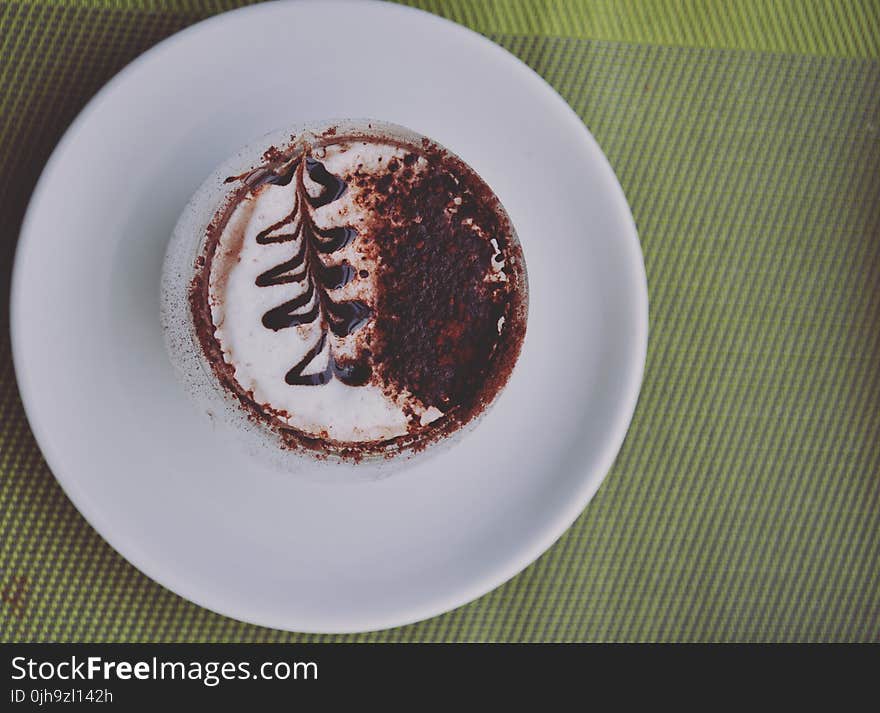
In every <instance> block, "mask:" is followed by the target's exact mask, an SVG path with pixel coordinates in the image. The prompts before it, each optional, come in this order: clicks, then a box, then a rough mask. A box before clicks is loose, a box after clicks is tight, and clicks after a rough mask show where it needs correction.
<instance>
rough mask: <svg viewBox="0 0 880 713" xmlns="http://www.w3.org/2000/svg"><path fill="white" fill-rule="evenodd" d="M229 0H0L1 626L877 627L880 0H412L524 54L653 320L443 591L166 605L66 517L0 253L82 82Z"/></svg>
mask: <svg viewBox="0 0 880 713" xmlns="http://www.w3.org/2000/svg"><path fill="white" fill-rule="evenodd" d="M239 4H242V3H239V2H235V1H233V0H140V1H138V0H118V1H117V2H112V1H111V0H63V1H56V2H51V1H49V0H36V1H34V0H31V1H25V2H20V1H17V0H16V1H6V2H0V245H2V248H0V249H2V252H0V266H2V269H0V275H2V285H0V288H2V291H0V294H2V295H3V297H2V299H3V300H4V302H3V304H2V309H0V314H2V316H0V320H2V324H3V327H2V330H0V332H2V337H0V589H2V591H0V595H2V596H0V640H4V641H15V640H53V641H60V640H112V641H148V640H171V639H173V640H186V641H302V640H362V641H462V640H465V641H560V640H561V641H609V640H625V641H631V640H660V641H694V640H702V641H706V640H710V641H755V640H761V641H764V640H785V641H790V640H793V641H801V640H850V641H853V640H854V641H874V642H876V641H878V640H880V64H878V57H880V5H878V3H877V2H868V1H865V2H819V1H816V2H809V1H807V0H804V1H802V2H796V1H790V2H766V1H764V0H754V1H753V0H736V1H735V2H720V1H719V2H694V1H691V2H684V1H683V0H682V1H680V2H676V1H673V0H630V1H627V2H610V1H609V2H602V1H599V0H596V1H588V0H583V1H574V0H573V1H570V2H564V1H563V0H546V1H543V2H541V1H538V0H534V1H532V2H527V1H525V0H494V1H491V2H479V1H477V0H450V1H448V2H444V1H443V0H421V1H418V2H413V3H411V4H415V5H418V6H421V7H424V8H425V9H428V10H431V11H433V12H437V13H439V14H442V15H445V16H447V17H449V18H451V19H453V20H456V21H458V22H462V23H464V24H467V25H469V26H471V27H473V28H474V29H476V30H478V31H480V32H482V33H484V34H486V35H488V36H489V37H490V38H491V39H493V40H495V41H496V42H498V43H499V44H501V45H503V46H504V47H506V48H507V49H509V50H510V51H511V52H513V53H514V54H517V55H518V56H519V57H521V58H522V59H523V60H524V61H525V62H526V63H528V64H529V65H531V66H532V67H534V68H535V69H536V70H537V71H538V72H539V73H540V74H542V75H543V76H544V77H545V78H546V79H547V80H548V81H549V82H550V83H551V84H552V85H553V86H554V87H555V88H556V89H557V90H558V91H559V92H560V93H561V94H562V95H563V96H564V97H565V98H566V99H567V100H568V101H569V103H570V104H571V105H572V106H573V107H574V109H575V110H576V111H577V112H578V114H580V116H581V117H582V118H583V119H584V121H585V123H586V124H587V126H589V128H590V129H591V130H592V131H593V133H594V134H595V136H596V138H597V139H598V141H599V143H600V144H601V146H602V147H603V149H604V150H605V152H606V153H607V155H608V157H609V159H610V160H611V163H612V165H613V166H614V168H615V170H616V172H617V174H618V176H619V178H620V180H621V183H622V184H623V188H624V190H625V192H626V194H627V196H628V198H629V200H630V203H631V205H632V209H633V213H634V215H635V219H636V223H637V225H638V227H639V232H640V236H641V240H642V245H643V248H644V253H645V262H646V266H647V272H648V284H649V290H650V300H651V338H650V345H649V351H648V363H647V371H646V377H645V383H644V387H643V391H642V394H641V398H640V402H639V406H638V409H637V411H636V415H635V419H634V421H633V423H632V427H631V429H630V432H629V435H628V437H627V440H626V442H625V444H624V447H623V450H622V451H621V453H620V456H619V457H618V459H617V462H616V463H615V465H614V467H613V469H612V471H611V473H610V474H609V476H608V478H607V480H606V481H605V483H604V484H603V486H602V488H601V489H600V490H599V493H598V494H597V496H596V497H595V499H594V500H593V502H592V503H591V504H590V505H589V507H588V508H587V509H586V511H585V512H584V514H583V515H582V516H581V517H580V518H579V519H578V520H577V522H576V523H575V525H574V526H573V527H572V528H571V530H570V531H569V532H568V533H566V534H565V535H564V536H563V537H562V538H561V539H560V541H559V542H558V543H557V544H556V545H555V546H554V547H553V548H551V550H550V551H549V552H547V554H545V555H544V556H543V557H541V558H540V559H539V560H538V561H537V562H536V563H535V564H534V565H532V566H531V567H529V568H528V569H527V570H526V571H525V572H523V573H522V574H520V575H519V576H518V577H516V578H515V579H513V580H512V581H511V582H509V583H508V584H506V585H504V586H502V587H500V588H499V589H497V590H496V591H494V592H492V593H491V594H489V595H487V596H485V597H483V598H482V599H480V600H478V601H476V602H473V603H471V604H469V605H467V606H464V607H462V608H460V609H458V610H456V611H454V612H451V613H449V614H446V615H444V616H441V617H438V618H435V619H432V620H429V621H425V622H422V623H420V624H415V625H412V626H407V627H402V628H399V629H394V630H390V631H385V632H378V633H371V634H364V635H360V636H354V637H315V636H302V635H297V634H288V633H283V632H278V631H273V630H269V629H262V628H259V627H254V626H250V625H246V624H242V623H239V622H236V621H233V620H231V619H226V618H223V617H221V616H218V615H215V614H212V613H210V612H208V611H205V610H203V609H200V608H199V607H197V606H195V605H193V604H190V603H188V602H186V601H184V600H183V599H180V598H178V597H177V596H175V595H174V594H172V593H170V592H168V591H167V590H165V589H163V588H162V587H160V586H159V585H157V584H155V583H153V582H152V581H150V580H149V579H147V578H146V577H145V576H143V575H141V574H140V573H139V572H138V571H137V570H135V569H134V568H133V567H131V566H130V565H128V564H127V563H126V562H125V561H124V560H123V559H122V558H121V557H120V556H119V555H117V554H116V553H115V552H114V551H113V550H112V549H111V548H110V547H109V546H108V545H107V544H105V543H104V541H103V540H102V539H101V538H100V537H99V536H98V535H97V534H96V533H95V532H94V531H93V530H92V529H91V528H90V527H89V526H88V525H87V524H86V522H85V521H84V520H83V519H82V517H81V516H80V515H79V514H78V513H77V512H76V510H75V509H74V507H73V506H72V505H71V503H70V502H69V501H68V499H67V498H66V496H65V495H64V494H63V493H62V491H61V489H60V488H59V486H58V485H57V484H56V482H55V480H54V478H53V477H52V475H51V473H50V472H49V470H48V469H47V467H46V465H45V463H44V462H43V460H42V458H41V457H40V454H39V451H38V448H37V445H36V443H35V442H34V439H33V437H32V435H31V433H30V431H29V429H28V426H27V423H26V421H25V417H24V413H23V411H22V407H21V404H20V401H19V397H18V393H17V390H16V387H15V382H14V377H13V372H12V365H11V359H10V350H9V339H8V314H7V313H8V304H7V302H6V300H7V293H8V277H9V267H10V264H11V256H12V251H13V249H14V244H15V241H16V237H17V232H18V228H19V225H20V221H21V217H22V215H23V212H24V209H25V206H26V202H27V199H28V197H29V194H30V192H31V190H32V189H33V185H34V183H35V181H36V179H37V177H38V175H39V171H40V170H41V168H42V166H43V164H44V163H45V161H46V159H47V158H48V156H49V154H50V152H51V150H52V148H53V146H54V144H55V143H56V141H57V140H58V138H59V137H60V135H61V133H62V132H63V130H64V129H65V128H66V126H67V125H68V124H69V122H70V121H71V120H72V119H73V117H74V116H75V115H76V113H77V112H78V111H79V110H80V109H81V108H82V107H83V105H84V104H85V102H86V101H87V100H88V99H89V98H90V97H91V96H92V95H93V94H94V93H95V91H97V90H98V89H99V88H100V87H101V85H102V84H103V83H104V82H105V81H107V79H109V78H110V77H111V76H112V75H113V74H114V73H115V72H116V71H117V70H119V69H120V68H121V67H122V66H124V65H125V64H126V63H127V62H128V61H130V60H131V59H132V58H134V57H135V56H137V55H138V54H139V53H140V52H142V51H143V50H145V49H147V48H148V47H150V46H151V45H153V44H155V43H156V42H157V41H158V40H160V39H162V38H163V37H165V36H167V35H169V34H171V33H172V32H174V31H176V30H178V29H180V28H182V27H184V26H186V25H188V24H191V23H192V22H195V21H197V20H199V19H201V18H203V17H205V16H207V15H209V14H212V13H215V12H219V11H221V10H224V9H228V8H231V7H233V6H236V5H239Z"/></svg>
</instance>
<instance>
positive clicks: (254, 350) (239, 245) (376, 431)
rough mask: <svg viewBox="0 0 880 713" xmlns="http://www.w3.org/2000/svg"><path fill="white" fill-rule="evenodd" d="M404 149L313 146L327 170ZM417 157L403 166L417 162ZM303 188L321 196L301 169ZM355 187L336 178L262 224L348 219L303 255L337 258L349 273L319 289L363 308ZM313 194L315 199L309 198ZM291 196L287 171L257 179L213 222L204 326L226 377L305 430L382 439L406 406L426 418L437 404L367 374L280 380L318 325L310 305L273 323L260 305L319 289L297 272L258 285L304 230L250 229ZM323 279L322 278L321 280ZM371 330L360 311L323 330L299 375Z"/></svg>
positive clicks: (365, 292) (368, 236)
mask: <svg viewBox="0 0 880 713" xmlns="http://www.w3.org/2000/svg"><path fill="white" fill-rule="evenodd" d="M406 154H407V152H406V151H405V150H404V149H402V148H400V147H398V146H394V145H390V144H382V143H374V142H366V141H357V142H351V143H346V144H342V145H330V146H325V147H321V148H320V149H318V150H317V151H316V152H315V158H316V160H317V161H319V162H320V164H321V165H323V167H324V169H326V171H327V172H328V173H330V174H333V175H336V176H340V175H352V174H354V173H356V172H359V173H360V174H366V175H370V174H372V173H376V172H378V171H381V170H383V169H384V168H385V167H387V165H388V163H389V162H390V161H392V160H397V161H398V162H400V163H402V162H403V160H404V158H405V156H406ZM424 164H425V161H424V159H421V158H420V159H418V161H416V162H415V164H414V165H413V166H412V167H413V169H414V171H418V170H420V169H423V168H424ZM301 188H304V189H305V192H306V193H308V195H309V196H310V197H312V198H317V197H319V196H321V194H322V191H323V190H324V187H323V186H322V185H320V184H319V183H317V182H316V181H315V180H313V179H312V178H311V176H310V175H309V172H308V171H307V170H303V171H302V186H301ZM360 190H361V189H360V188H359V187H358V186H357V185H354V184H351V185H346V187H345V189H344V192H343V193H342V195H341V196H340V197H339V198H338V199H336V200H334V201H331V202H328V203H327V204H325V205H318V206H317V207H314V208H309V207H306V206H305V205H304V204H303V203H302V201H300V205H299V206H298V207H299V213H300V214H299V215H298V217H297V218H296V219H294V220H291V221H290V222H289V223H288V224H286V225H283V226H281V227H279V228H278V229H277V230H276V231H273V232H272V235H274V236H283V235H292V234H293V233H294V231H295V229H296V227H297V225H298V224H299V223H300V222H301V221H302V220H303V217H302V213H303V211H304V210H308V212H309V214H310V215H309V219H311V220H312V221H313V223H314V225H315V227H316V228H318V229H330V228H339V227H351V228H354V230H355V231H356V237H354V239H352V240H351V242H350V243H348V244H347V245H344V246H343V247H341V248H340V249H338V250H336V251H334V252H333V253H332V254H331V255H320V256H313V257H312V258H311V259H312V260H313V261H314V260H321V263H322V264H323V265H326V266H328V267H333V266H341V265H347V266H349V267H348V268H347V269H350V270H351V271H352V272H353V273H354V277H353V278H352V279H351V280H350V281H349V282H348V283H347V284H345V285H343V286H341V287H337V288H335V289H328V290H327V291H326V295H327V297H328V298H329V299H332V300H333V301H334V302H336V303H339V302H343V301H352V300H356V301H359V302H361V303H363V304H365V305H367V306H368V307H369V308H370V309H371V310H372V309H375V303H376V299H375V297H376V289H377V285H376V267H377V264H376V263H377V260H378V259H379V256H378V253H377V251H376V250H374V249H371V248H370V247H369V246H370V243H371V242H372V241H373V240H374V237H375V236H373V234H372V228H371V221H370V215H369V214H368V211H367V210H366V209H365V208H364V203H365V202H364V201H360V200H359V197H360V196H359V192H360ZM319 202H320V201H319ZM296 203H297V180H296V177H294V179H293V180H291V181H290V183H288V184H287V185H273V184H271V183H266V184H264V185H261V186H259V187H258V188H257V189H255V190H253V191H252V192H251V193H250V194H249V195H248V196H247V198H246V199H245V200H243V201H241V202H240V203H239V204H238V205H237V207H236V208H235V210H234V212H233V214H232V215H231V216H230V218H229V220H228V221H227V223H226V226H225V229H224V230H223V232H222V234H221V236H220V240H219V245H218V249H217V252H216V254H215V257H214V262H213V267H212V270H211V276H210V287H209V302H210V306H211V318H212V321H213V323H214V325H215V327H216V330H215V332H214V336H215V338H216V339H217V341H218V343H219V344H220V346H221V348H222V351H223V357H224V359H225V360H226V362H227V363H228V364H230V365H231V366H232V367H234V370H235V371H234V376H235V379H236V381H237V382H238V383H239V385H240V386H241V387H242V389H243V390H244V391H245V392H249V393H250V394H251V395H252V397H253V399H254V400H255V401H256V402H257V403H258V404H260V405H261V406H262V407H263V408H264V409H266V410H268V411H271V412H272V413H273V414H274V415H275V416H276V417H277V418H279V419H280V420H281V421H283V422H284V423H285V424H287V425H288V426H291V427H293V428H296V429H298V430H300V431H302V432H304V433H306V434H309V435H312V436H315V437H322V438H330V439H332V440H335V441H343V442H363V441H376V440H388V439H391V438H394V437H396V436H400V435H404V434H406V433H407V432H408V427H409V421H410V415H411V414H414V415H415V416H416V417H417V418H418V419H419V422H420V424H422V425H427V424H428V423H430V422H431V421H433V420H435V419H437V418H439V417H440V416H441V415H442V412H440V411H439V410H437V409H436V408H433V409H430V410H428V409H427V408H426V407H424V406H423V405H422V404H420V403H418V402H417V401H416V400H413V399H412V398H407V395H406V394H395V395H391V394H389V393H387V390H383V389H382V388H381V387H380V386H379V385H377V384H375V383H366V384H362V385H357V386H352V385H349V384H345V383H343V382H342V381H340V380H339V379H335V378H331V379H330V380H329V381H328V382H327V383H326V384H323V385H322V386H321V387H320V388H315V387H314V386H312V385H299V384H290V383H288V381H287V380H286V378H285V377H286V375H287V373H288V372H289V370H290V369H291V367H292V365H294V364H297V363H299V362H300V361H302V360H303V359H304V358H306V357H307V356H308V354H309V352H310V350H312V349H313V348H314V347H315V345H316V343H317V341H318V340H319V339H320V337H319V336H318V335H319V333H320V332H321V331H322V329H323V328H324V324H323V322H324V321H325V318H324V317H323V316H322V315H319V316H318V318H317V319H316V320H314V321H312V322H310V323H305V324H299V325H296V326H292V327H290V328H285V329H279V330H277V331H276V330H273V329H269V328H267V327H266V326H265V325H264V324H263V317H264V315H265V314H266V313H267V312H269V311H270V310H272V309H274V308H276V307H278V306H279V305H281V304H283V303H285V302H287V301H289V300H294V299H296V298H297V297H302V296H306V293H308V292H309V291H311V292H312V293H313V294H312V295H311V296H310V298H309V299H308V300H307V302H306V303H305V304H304V305H303V306H302V307H301V308H299V310H298V311H300V312H308V310H309V309H313V308H314V307H315V305H316V303H318V302H319V301H320V299H321V297H320V294H319V290H320V288H319V289H315V288H314V286H313V285H312V284H311V281H310V280H309V279H304V280H302V281H297V282H279V284H269V285H263V286H261V285H259V284H258V282H259V281H260V280H259V278H260V276H261V275H264V274H265V273H266V271H267V270H270V269H272V268H273V267H275V266H278V265H283V264H284V263H285V261H287V260H289V259H290V257H291V255H293V254H295V253H296V252H297V250H298V249H300V248H302V245H301V243H302V241H303V240H308V236H307V235H304V234H300V235H299V236H298V237H296V238H295V239H293V240H284V241H279V242H268V243H265V244H260V242H259V241H258V240H257V237H258V235H260V234H261V233H262V232H263V231H266V230H267V229H269V228H270V227H271V226H273V225H277V224H279V223H283V222H284V220H285V218H286V217H288V216H290V215H291V213H292V212H293V211H294V208H295V204H296ZM331 286H332V283H331ZM371 332H372V324H371V323H370V322H369V321H368V322H367V323H366V324H364V325H363V326H362V327H361V328H360V329H358V330H357V331H355V332H353V333H352V334H349V335H344V336H337V335H335V334H333V333H328V335H327V338H326V339H325V340H324V343H323V346H322V348H321V349H319V350H318V351H317V353H316V354H315V355H314V357H313V358H311V359H308V360H307V363H305V364H304V369H303V372H302V373H303V375H304V376H306V375H314V374H318V373H320V372H321V371H322V370H324V369H325V368H326V367H327V365H328V362H329V360H330V359H331V358H333V356H332V355H331V352H332V353H333V354H335V355H336V357H348V358H351V359H357V358H358V357H359V356H360V355H361V354H362V352H363V350H364V349H366V348H367V344H368V343H369V341H370V337H371Z"/></svg>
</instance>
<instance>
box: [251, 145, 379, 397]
mask: <svg viewBox="0 0 880 713" xmlns="http://www.w3.org/2000/svg"><path fill="white" fill-rule="evenodd" d="M306 173H308V176H309V178H310V179H311V180H312V181H314V182H315V183H317V184H318V185H319V186H321V192H320V193H319V194H318V195H317V196H312V195H310V194H309V193H308V191H307V190H306V187H305V174H306ZM291 182H292V183H293V184H294V203H293V209H292V210H291V212H290V213H289V214H288V215H286V216H285V217H284V218H282V219H281V220H280V221H278V222H277V223H274V224H272V225H270V226H269V227H268V228H266V229H265V230H262V231H261V232H260V233H258V234H257V243H258V244H260V245H270V244H273V243H296V249H295V250H294V253H293V255H292V256H291V257H290V259H288V260H285V261H284V262H281V263H279V264H278V265H275V266H274V267H271V268H269V269H268V270H266V271H265V272H263V273H261V274H260V275H259V276H258V277H257V279H256V284H257V286H258V287H270V286H273V285H287V284H297V285H299V286H300V287H301V291H300V294H299V295H297V296H296V297H294V298H293V299H291V300H288V301H287V302H284V303H283V304H280V305H278V306H277V307H274V308H273V309H270V310H269V311H268V312H266V313H265V314H264V315H263V320H262V321H263V326H264V327H266V329H271V330H273V331H276V332H277V331H280V330H282V329H287V328H289V327H298V326H300V325H312V326H314V325H317V326H318V328H317V329H313V330H312V332H313V333H314V334H315V335H316V337H315V339H314V341H313V342H312V343H311V345H310V347H309V349H308V351H307V352H306V354H305V356H303V358H302V359H300V360H299V361H298V362H297V363H296V364H294V365H293V366H292V367H291V369H290V370H289V371H288V372H287V374H286V375H285V377H284V380H285V381H286V382H287V383H288V384H290V385H291V386H320V385H323V384H326V383H328V382H329V381H330V380H331V379H332V378H334V377H336V378H337V379H339V380H340V381H341V382H342V383H344V384H348V385H349V386H360V385H363V384H364V383H366V381H367V380H368V379H369V377H370V368H369V366H367V365H366V364H361V363H341V362H340V361H339V360H338V359H337V358H336V356H335V354H334V353H333V345H332V342H331V344H330V347H329V353H328V358H327V366H326V367H325V368H324V370H323V371H320V372H317V373H312V374H304V373H303V372H304V371H305V369H306V368H308V366H309V364H311V362H312V361H313V360H314V359H315V358H316V357H317V356H319V355H320V354H321V353H322V352H323V351H324V347H325V346H326V345H327V335H328V332H332V334H333V335H334V336H336V337H339V338H343V337H347V336H348V335H350V334H352V333H353V332H355V331H357V330H358V329H360V328H361V327H362V326H363V325H364V324H366V322H367V321H368V320H369V319H370V317H371V315H372V311H371V310H370V307H369V306H368V305H367V304H365V303H364V302H362V301H360V300H339V301H337V300H334V299H333V297H332V296H331V295H330V293H331V292H332V291H334V290H337V289H339V288H341V287H344V286H345V285H347V284H348V283H349V282H351V281H352V280H353V279H354V278H355V277H356V274H357V273H356V271H355V269H354V268H353V267H352V266H351V265H350V264H349V263H348V262H347V261H345V260H343V261H342V262H341V263H338V264H334V265H327V264H325V263H324V260H323V259H322V256H327V255H332V254H333V253H335V252H337V251H339V250H342V249H343V248H344V247H346V246H347V245H349V244H350V243H351V242H352V240H354V239H355V237H356V236H357V231H356V230H355V229H354V228H352V227H350V226H340V227H332V228H320V227H318V226H317V225H316V224H315V221H314V217H313V215H312V211H314V210H315V209H317V208H320V207H321V206H325V205H327V204H329V203H332V202H334V201H336V200H338V199H339V198H340V197H342V195H343V194H344V193H345V189H346V184H345V182H344V181H343V180H342V179H340V178H339V177H337V176H334V175H333V174H331V173H330V172H329V171H328V170H327V169H326V167H325V166H324V164H322V163H321V162H320V161H317V160H316V159H314V158H312V157H310V156H300V157H299V158H297V159H296V160H295V161H293V162H292V163H291V164H290V165H289V166H288V167H287V169H286V170H285V171H284V172H282V173H269V174H267V175H264V176H261V177H260V178H259V179H258V182H257V184H256V185H254V186H253V188H256V187H257V186H258V185H262V184H265V183H271V184H273V185H277V186H286V185H289V184H290V183H291ZM285 228H287V229H288V230H287V231H284V229H285ZM291 229H292V230H291Z"/></svg>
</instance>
